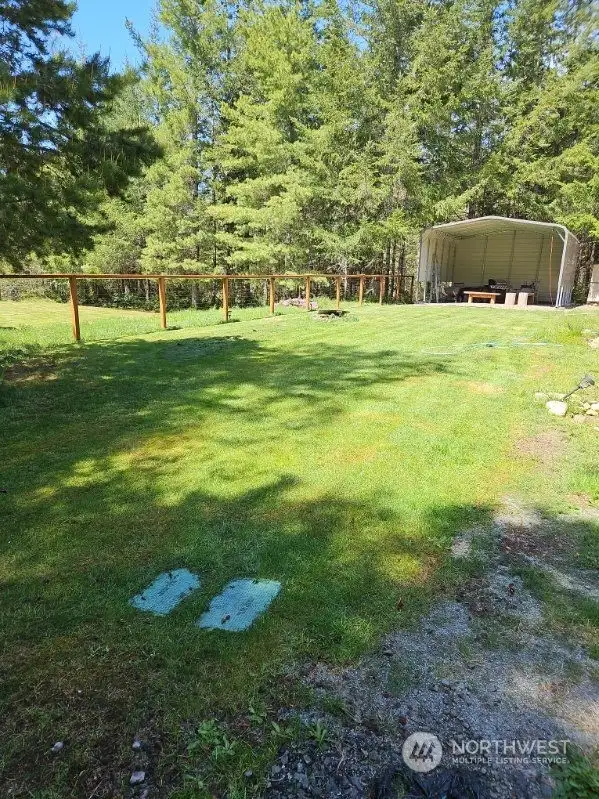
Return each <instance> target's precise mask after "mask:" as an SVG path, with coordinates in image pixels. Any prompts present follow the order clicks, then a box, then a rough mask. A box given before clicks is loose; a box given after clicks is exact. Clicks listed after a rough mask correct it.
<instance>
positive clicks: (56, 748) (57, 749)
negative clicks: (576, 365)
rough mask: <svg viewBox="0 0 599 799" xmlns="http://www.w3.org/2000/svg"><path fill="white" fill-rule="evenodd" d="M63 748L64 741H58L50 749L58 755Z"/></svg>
mask: <svg viewBox="0 0 599 799" xmlns="http://www.w3.org/2000/svg"><path fill="white" fill-rule="evenodd" d="M63 749H64V743H63V741H56V743H55V744H54V746H53V747H52V749H50V751H51V752H52V754H54V755H56V754H58V752H62V750H63Z"/></svg>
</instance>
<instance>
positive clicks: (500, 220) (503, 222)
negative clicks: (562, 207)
mask: <svg viewBox="0 0 599 799" xmlns="http://www.w3.org/2000/svg"><path fill="white" fill-rule="evenodd" d="M531 227H536V228H537V229H539V231H541V230H544V229H547V228H550V229H552V230H554V231H556V232H557V233H558V234H560V235H561V237H562V239H563V238H565V236H566V233H568V230H567V229H566V228H565V227H564V226H563V225H558V224H555V223H554V222H534V221H531V220H528V219H512V218H511V217H507V216H480V217H477V218H476V219H462V220H460V221H459V222H446V223H445V224H442V225H434V226H433V227H430V228H429V229H428V230H429V231H434V232H439V233H444V234H445V235H446V236H452V237H454V238H457V239H467V238H471V237H472V236H487V235H489V234H492V233H506V232H509V231H513V230H517V229H518V228H522V229H524V228H528V229H529V230H530V228H531ZM570 235H571V236H572V235H574V234H573V233H570ZM575 238H576V237H575Z"/></svg>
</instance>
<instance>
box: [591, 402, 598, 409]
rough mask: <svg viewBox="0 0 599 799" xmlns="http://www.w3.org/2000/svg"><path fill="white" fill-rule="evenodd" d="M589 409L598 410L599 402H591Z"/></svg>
mask: <svg viewBox="0 0 599 799" xmlns="http://www.w3.org/2000/svg"><path fill="white" fill-rule="evenodd" d="M591 410H592V411H599V402H591Z"/></svg>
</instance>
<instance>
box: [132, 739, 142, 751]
mask: <svg viewBox="0 0 599 799" xmlns="http://www.w3.org/2000/svg"><path fill="white" fill-rule="evenodd" d="M131 749H133V750H134V751H135V752H139V750H140V749H141V741H140V740H139V738H134V739H133V743H132V744H131Z"/></svg>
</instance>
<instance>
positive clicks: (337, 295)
mask: <svg viewBox="0 0 599 799" xmlns="http://www.w3.org/2000/svg"><path fill="white" fill-rule="evenodd" d="M335 283H336V284H337V286H336V292H335V293H336V299H337V310H340V308H341V275H339V276H337V277H336V278H335Z"/></svg>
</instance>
